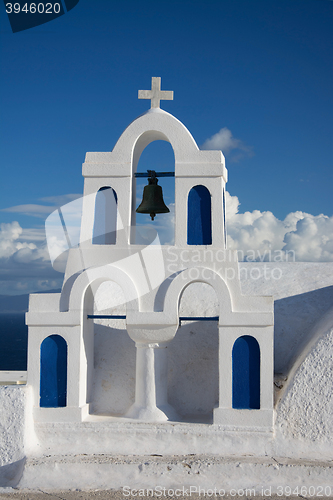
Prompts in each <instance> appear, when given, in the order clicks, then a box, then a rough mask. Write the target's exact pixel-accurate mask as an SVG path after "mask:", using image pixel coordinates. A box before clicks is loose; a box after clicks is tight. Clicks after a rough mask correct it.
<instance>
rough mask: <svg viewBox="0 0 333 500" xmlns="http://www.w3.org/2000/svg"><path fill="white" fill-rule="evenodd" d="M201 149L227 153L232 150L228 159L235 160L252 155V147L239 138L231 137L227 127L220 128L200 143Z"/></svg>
mask: <svg viewBox="0 0 333 500" xmlns="http://www.w3.org/2000/svg"><path fill="white" fill-rule="evenodd" d="M201 149H208V150H212V149H218V150H221V151H222V152H223V153H225V154H228V153H231V152H233V154H232V156H231V158H229V159H230V161H232V162H234V163H235V162H237V161H239V160H240V159H241V158H243V157H244V156H253V150H252V147H250V146H247V145H246V144H245V143H244V142H243V141H242V140H241V139H237V138H236V137H233V135H232V132H231V130H229V129H228V128H227V127H223V128H221V130H220V131H219V132H217V134H214V135H213V136H212V137H210V138H209V139H206V140H205V142H204V143H203V144H202V146H201Z"/></svg>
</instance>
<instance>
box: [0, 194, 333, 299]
mask: <svg viewBox="0 0 333 500" xmlns="http://www.w3.org/2000/svg"><path fill="white" fill-rule="evenodd" d="M69 196H72V195H69ZM63 199H65V200H67V201H68V200H69V199H70V198H68V197H67V198H66V197H65V198H63ZM72 199H73V198H72ZM50 201H51V200H50ZM52 201H53V202H55V201H56V200H52ZM239 205H240V202H239V199H238V197H237V196H231V195H230V194H229V193H228V192H227V193H226V219H227V243H228V248H229V249H235V250H237V251H238V258H239V260H245V261H269V260H275V261H294V260H295V261H298V262H332V261H333V217H328V216H326V215H323V214H321V215H317V216H314V215H311V214H307V213H304V212H300V211H298V212H292V213H290V214H288V215H287V217H286V218H285V219H284V220H279V219H278V218H277V217H275V216H274V214H273V213H272V212H269V211H267V212H260V211H259V210H254V211H252V212H245V213H240V212H239ZM53 208H54V207H53ZM64 210H65V208H64ZM170 212H171V213H170V214H166V215H165V216H159V218H157V219H156V222H157V224H154V225H153V226H152V227H154V229H155V230H157V231H158V232H159V236H160V240H161V243H163V244H173V238H174V236H173V235H174V204H170ZM39 214H40V211H38V210H36V217H38V216H39ZM64 214H65V216H66V210H65V211H64ZM163 217H164V219H163ZM62 279H63V276H62V274H61V273H59V272H57V271H55V270H54V269H53V268H52V265H51V262H50V257H49V254H48V250H47V245H46V238H45V228H44V226H42V225H41V226H37V227H34V228H27V229H23V228H22V227H21V226H20V224H19V223H18V222H17V221H13V222H10V223H2V224H0V294H3V295H6V294H9V295H10V294H18V293H31V292H36V291H43V290H45V291H47V290H50V289H55V288H61V285H62Z"/></svg>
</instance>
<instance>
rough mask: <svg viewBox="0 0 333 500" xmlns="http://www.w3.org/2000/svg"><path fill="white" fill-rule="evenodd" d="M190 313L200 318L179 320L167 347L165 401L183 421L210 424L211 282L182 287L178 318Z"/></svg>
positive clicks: (215, 305)
mask: <svg viewBox="0 0 333 500" xmlns="http://www.w3.org/2000/svg"><path fill="white" fill-rule="evenodd" d="M191 316H192V317H196V318H198V317H200V318H202V320H200V321H198V320H195V319H194V320H193V321H191V320H186V321H181V326H180V327H179V328H178V331H177V333H176V335H175V337H174V339H173V340H172V341H171V342H170V345H169V346H168V401H169V403H170V404H171V405H172V406H173V407H174V408H175V410H176V411H177V412H178V414H179V415H182V417H183V419H184V421H188V422H204V423H211V422H212V419H213V409H214V408H215V407H216V406H218V398H219V368H218V364H219V359H218V351H219V349H218V346H219V332H218V321H217V317H218V316H219V301H218V298H217V294H216V292H215V290H214V288H213V287H212V286H211V285H209V284H207V283H202V282H195V283H193V282H192V283H190V284H189V285H188V286H186V288H185V289H184V290H183V292H182V294H181V298H180V301H179V317H180V318H182V317H186V318H188V317H191ZM214 317H215V318H216V319H215V320H208V321H205V320H204V318H207V319H208V318H214Z"/></svg>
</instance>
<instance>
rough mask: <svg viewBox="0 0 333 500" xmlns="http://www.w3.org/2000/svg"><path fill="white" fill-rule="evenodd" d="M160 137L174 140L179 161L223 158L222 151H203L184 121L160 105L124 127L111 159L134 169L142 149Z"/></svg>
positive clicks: (196, 161) (208, 160)
mask: <svg viewBox="0 0 333 500" xmlns="http://www.w3.org/2000/svg"><path fill="white" fill-rule="evenodd" d="M158 140H162V141H167V142H169V143H170V144H171V146H172V148H173V150H174V154H175V162H176V165H177V163H188V162H194V163H201V162H217V163H221V162H222V156H223V155H222V153H221V151H200V149H199V148H198V146H197V144H196V142H195V140H194V138H193V136H192V134H191V133H190V132H189V130H188V129H187V128H186V127H185V125H183V124H182V123H181V122H180V121H179V120H178V119H177V118H175V117H174V116H172V115H171V114H170V113H167V112H166V111H163V110H161V109H154V110H149V111H148V112H147V113H145V114H144V115H141V116H139V117H138V118H137V119H136V120H134V121H133V122H132V123H131V124H130V125H129V126H128V127H127V128H126V129H125V131H124V132H123V133H122V135H121V136H120V138H119V139H118V141H117V143H116V145H115V147H114V149H113V151H112V153H111V157H110V162H111V163H112V162H114V163H122V164H125V165H133V169H134V171H135V169H136V167H137V164H138V161H139V158H140V155H141V153H142V151H143V150H144V149H145V147H146V146H148V144H150V143H151V142H153V141H158ZM129 173H130V172H129Z"/></svg>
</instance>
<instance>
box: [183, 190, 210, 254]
mask: <svg viewBox="0 0 333 500" xmlns="http://www.w3.org/2000/svg"><path fill="white" fill-rule="evenodd" d="M187 244H188V245H211V244H212V207H211V195H210V192H209V191H208V189H207V188H206V187H205V186H201V185H199V186H194V187H193V188H192V189H191V191H190V192H189V195H188V200H187Z"/></svg>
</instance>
